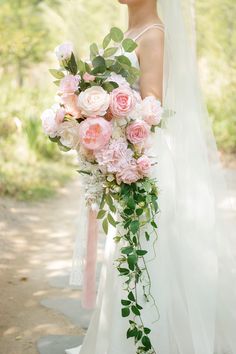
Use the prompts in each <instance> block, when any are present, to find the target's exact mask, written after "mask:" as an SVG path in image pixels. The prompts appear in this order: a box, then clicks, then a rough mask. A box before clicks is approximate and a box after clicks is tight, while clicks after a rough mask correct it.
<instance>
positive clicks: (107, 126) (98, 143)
mask: <svg viewBox="0 0 236 354" xmlns="http://www.w3.org/2000/svg"><path fill="white" fill-rule="evenodd" d="M111 133H112V126H111V123H109V122H108V121H107V120H105V119H104V118H102V117H96V118H87V119H85V120H84V121H83V122H82V123H80V125H79V136H80V142H81V144H82V145H83V146H84V147H85V148H87V149H89V150H98V149H101V148H103V146H105V145H106V144H107V143H108V142H109V140H110V138H111Z"/></svg>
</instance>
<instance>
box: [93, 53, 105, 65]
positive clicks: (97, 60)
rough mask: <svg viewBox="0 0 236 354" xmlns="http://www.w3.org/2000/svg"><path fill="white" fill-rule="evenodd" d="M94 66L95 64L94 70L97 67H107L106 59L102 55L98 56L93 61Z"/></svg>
mask: <svg viewBox="0 0 236 354" xmlns="http://www.w3.org/2000/svg"><path fill="white" fill-rule="evenodd" d="M92 64H93V67H94V68H97V67H101V66H102V67H104V66H105V67H106V62H105V59H104V58H103V57H102V56H101V55H98V56H96V57H95V58H94V59H93V61H92Z"/></svg>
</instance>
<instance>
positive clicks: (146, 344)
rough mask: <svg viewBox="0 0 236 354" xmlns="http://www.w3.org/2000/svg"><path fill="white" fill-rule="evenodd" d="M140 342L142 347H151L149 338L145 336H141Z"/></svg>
mask: <svg viewBox="0 0 236 354" xmlns="http://www.w3.org/2000/svg"><path fill="white" fill-rule="evenodd" d="M142 344H143V345H144V347H145V348H147V349H151V348H152V345H151V342H150V339H149V338H148V337H147V336H143V338H142Z"/></svg>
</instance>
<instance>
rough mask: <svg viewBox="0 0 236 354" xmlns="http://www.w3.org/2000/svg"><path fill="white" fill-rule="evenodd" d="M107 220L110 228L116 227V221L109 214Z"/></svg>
mask: <svg viewBox="0 0 236 354" xmlns="http://www.w3.org/2000/svg"><path fill="white" fill-rule="evenodd" d="M107 219H108V221H109V223H110V224H111V225H112V226H114V227H116V225H117V224H116V221H115V220H114V218H113V216H112V215H111V214H110V213H109V214H108V216H107Z"/></svg>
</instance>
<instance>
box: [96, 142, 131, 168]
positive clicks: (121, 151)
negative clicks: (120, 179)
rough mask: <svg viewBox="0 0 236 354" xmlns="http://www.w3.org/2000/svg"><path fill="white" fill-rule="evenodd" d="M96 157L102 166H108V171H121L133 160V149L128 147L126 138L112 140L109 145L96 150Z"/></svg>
mask: <svg viewBox="0 0 236 354" xmlns="http://www.w3.org/2000/svg"><path fill="white" fill-rule="evenodd" d="M95 157H96V160H97V162H98V163H99V165H100V166H103V167H106V168H107V172H109V173H115V172H120V171H121V170H122V169H123V168H124V167H126V166H127V165H128V164H130V162H131V161H132V160H133V151H132V150H131V149H129V148H128V144H127V141H126V140H125V139H124V138H118V139H114V140H111V141H110V143H109V145H106V146H105V147H104V148H103V149H101V150H99V151H97V152H95Z"/></svg>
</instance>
